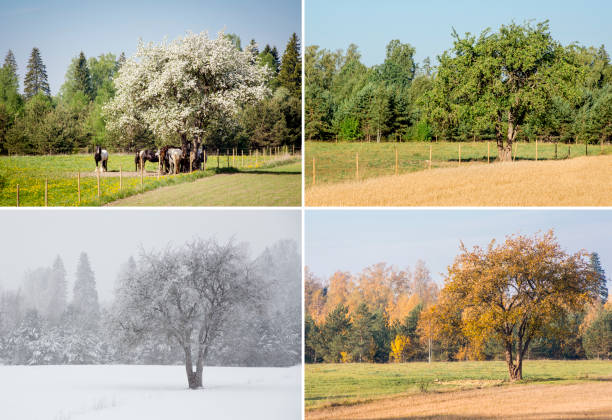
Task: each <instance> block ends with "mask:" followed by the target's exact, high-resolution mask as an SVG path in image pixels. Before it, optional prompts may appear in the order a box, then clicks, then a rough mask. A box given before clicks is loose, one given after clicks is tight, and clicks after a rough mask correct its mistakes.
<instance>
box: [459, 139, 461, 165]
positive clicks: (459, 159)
mask: <svg viewBox="0 0 612 420" xmlns="http://www.w3.org/2000/svg"><path fill="white" fill-rule="evenodd" d="M459 165H461V143H459Z"/></svg>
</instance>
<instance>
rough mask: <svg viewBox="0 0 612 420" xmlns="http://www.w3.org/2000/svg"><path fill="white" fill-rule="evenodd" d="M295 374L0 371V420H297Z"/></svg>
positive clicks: (156, 369)
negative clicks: (199, 384)
mask: <svg viewBox="0 0 612 420" xmlns="http://www.w3.org/2000/svg"><path fill="white" fill-rule="evenodd" d="M301 375H302V368H301V366H295V367H291V368H236V367H205V368H204V388H203V389H199V390H189V389H188V388H187V377H186V375H185V368H184V367H181V366H116V365H96V366H0V419H7V420H9V419H10V420H13V419H14V420H21V419H24V420H84V419H87V420H90V419H113V420H124V419H126V420H135V419H147V420H156V419H160V420H161V419H164V420H183V419H185V420H187V419H206V420H213V419H300V418H301V410H302V392H301Z"/></svg>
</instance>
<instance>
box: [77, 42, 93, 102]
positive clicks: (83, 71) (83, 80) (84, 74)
mask: <svg viewBox="0 0 612 420" xmlns="http://www.w3.org/2000/svg"><path fill="white" fill-rule="evenodd" d="M74 83H75V86H74V88H75V90H76V91H80V92H83V93H84V94H85V96H87V97H88V98H89V99H93V88H92V86H91V75H90V74H89V66H88V65H87V59H86V58H85V54H84V53H83V51H81V53H80V54H79V59H78V60H77V63H76V67H75V68H74Z"/></svg>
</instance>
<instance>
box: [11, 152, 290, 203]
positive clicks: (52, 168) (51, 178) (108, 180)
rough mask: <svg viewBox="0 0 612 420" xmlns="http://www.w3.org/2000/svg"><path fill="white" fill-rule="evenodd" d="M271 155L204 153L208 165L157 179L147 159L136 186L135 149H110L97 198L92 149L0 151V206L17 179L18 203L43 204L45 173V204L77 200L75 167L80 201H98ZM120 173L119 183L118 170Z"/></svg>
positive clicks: (250, 165) (252, 165)
mask: <svg viewBox="0 0 612 420" xmlns="http://www.w3.org/2000/svg"><path fill="white" fill-rule="evenodd" d="M277 160H278V159H277V158H275V157H272V156H265V157H263V156H257V157H256V156H231V155H230V156H219V157H218V159H217V156H209V159H208V164H207V170H206V171H205V172H201V171H195V172H193V173H192V174H180V175H176V176H162V177H160V179H159V180H158V179H157V169H158V165H157V163H151V162H147V164H146V166H145V168H146V171H147V173H146V174H145V177H144V188H141V186H140V174H139V173H138V172H135V165H134V154H118V153H111V154H110V156H109V161H108V172H106V173H103V174H102V175H101V177H100V190H101V191H100V193H101V198H100V199H98V188H97V180H96V173H95V161H94V158H93V155H92V154H91V155H90V154H80V155H52V156H0V206H15V205H16V202H17V197H16V195H17V185H19V204H20V206H43V205H44V204H45V201H44V196H45V179H46V180H47V185H48V195H47V199H48V205H49V206H77V205H79V202H78V189H77V184H78V182H77V173H79V172H80V175H81V179H80V184H81V205H84V206H98V205H102V204H105V203H107V202H109V201H113V200H117V199H119V198H123V197H127V196H130V195H133V194H138V193H140V192H141V191H142V190H144V191H148V190H152V189H155V188H159V187H163V186H167V185H174V184H178V183H183V182H190V181H193V180H195V179H199V178H203V177H209V176H212V175H215V174H216V173H217V164H218V166H219V168H221V169H223V168H227V167H228V165H229V167H234V168H237V169H238V170H253V169H256V168H258V167H262V166H263V167H268V166H274V165H276V164H277V163H276V161H277ZM120 171H122V173H123V177H122V181H121V184H122V185H121V188H119V187H120V185H119V184H120V182H119V173H120Z"/></svg>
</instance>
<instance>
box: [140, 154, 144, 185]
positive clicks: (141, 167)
mask: <svg viewBox="0 0 612 420" xmlns="http://www.w3.org/2000/svg"><path fill="white" fill-rule="evenodd" d="M143 166H144V165H143V164H142V159H140V189H141V190H142V189H143V187H144V168H143Z"/></svg>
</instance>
